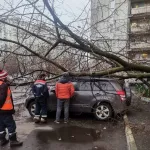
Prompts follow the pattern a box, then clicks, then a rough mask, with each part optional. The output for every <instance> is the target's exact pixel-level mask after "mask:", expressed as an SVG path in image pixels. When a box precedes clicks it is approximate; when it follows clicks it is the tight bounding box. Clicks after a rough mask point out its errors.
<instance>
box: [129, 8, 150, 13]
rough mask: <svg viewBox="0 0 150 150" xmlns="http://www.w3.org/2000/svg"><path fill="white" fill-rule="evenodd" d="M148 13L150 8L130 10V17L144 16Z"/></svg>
mask: <svg viewBox="0 0 150 150" xmlns="http://www.w3.org/2000/svg"><path fill="white" fill-rule="evenodd" d="M149 12H150V6H146V7H138V8H132V10H131V14H132V15H137V14H145V13H149Z"/></svg>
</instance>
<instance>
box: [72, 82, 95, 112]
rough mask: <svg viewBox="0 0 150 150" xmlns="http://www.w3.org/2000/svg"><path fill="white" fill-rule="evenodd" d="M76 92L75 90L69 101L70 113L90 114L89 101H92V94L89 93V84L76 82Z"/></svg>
mask: <svg viewBox="0 0 150 150" xmlns="http://www.w3.org/2000/svg"><path fill="white" fill-rule="evenodd" d="M78 88H79V89H78V91H77V90H76V91H75V93H74V96H73V97H72V99H71V101H70V111H73V112H90V111H91V106H90V104H91V101H92V99H93V92H92V91H91V83H90V82H78Z"/></svg>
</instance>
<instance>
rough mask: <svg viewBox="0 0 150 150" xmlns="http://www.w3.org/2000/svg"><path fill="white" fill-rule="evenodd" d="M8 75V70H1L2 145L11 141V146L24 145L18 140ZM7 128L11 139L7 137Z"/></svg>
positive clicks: (0, 125)
mask: <svg viewBox="0 0 150 150" xmlns="http://www.w3.org/2000/svg"><path fill="white" fill-rule="evenodd" d="M7 75H8V74H7V72H6V71H4V70H0V145H1V146H4V145H6V144H7V143H8V142H9V141H10V147H13V146H22V144H23V142H19V141H18V140H17V134H16V123H15V121H14V119H13V116H12V115H13V114H14V113H15V110H14V104H13V98H12V94H11V90H10V87H9V85H8V80H7ZM6 129H8V133H9V140H7V139H6Z"/></svg>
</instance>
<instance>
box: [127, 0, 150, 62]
mask: <svg viewBox="0 0 150 150" xmlns="http://www.w3.org/2000/svg"><path fill="white" fill-rule="evenodd" d="M129 6H130V11H129V23H130V26H129V34H128V37H129V41H130V43H129V47H128V54H129V56H130V58H131V59H133V60H136V62H138V63H148V64H149V63H150V1H148V0H130V5H129Z"/></svg>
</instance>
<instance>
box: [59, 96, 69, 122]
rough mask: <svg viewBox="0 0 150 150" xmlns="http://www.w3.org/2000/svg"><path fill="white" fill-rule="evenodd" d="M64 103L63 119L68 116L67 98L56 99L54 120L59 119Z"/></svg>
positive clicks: (66, 118)
mask: <svg viewBox="0 0 150 150" xmlns="http://www.w3.org/2000/svg"><path fill="white" fill-rule="evenodd" d="M63 104H64V121H68V118H69V99H57V112H56V121H60V115H61V111H62V108H63Z"/></svg>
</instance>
